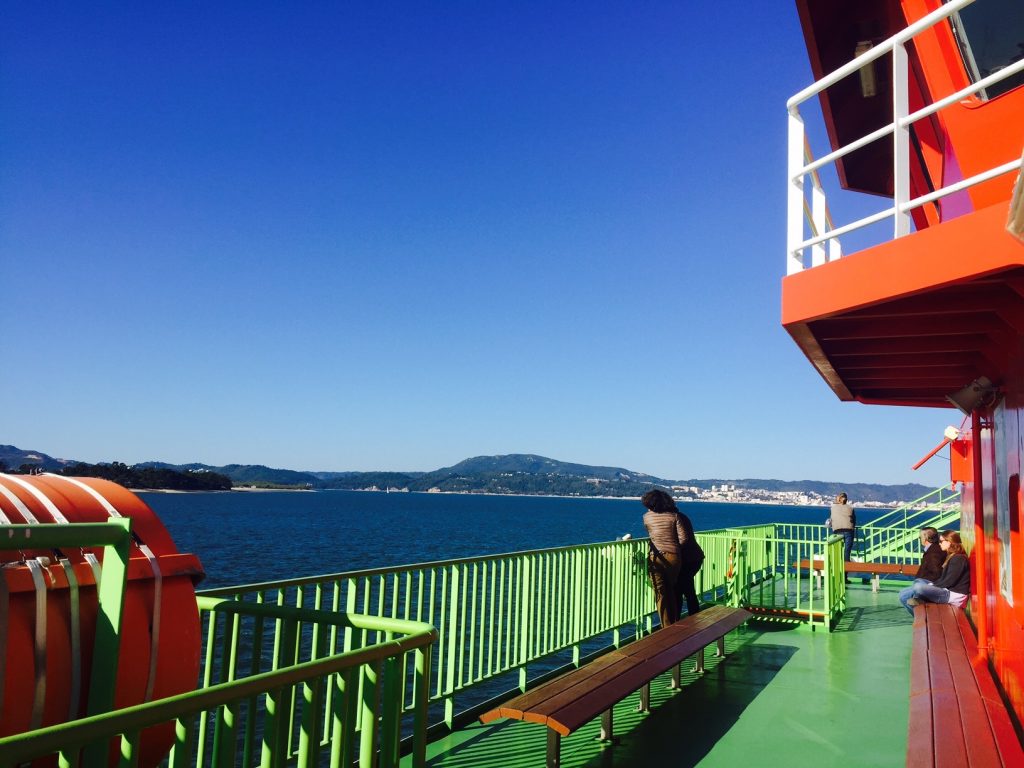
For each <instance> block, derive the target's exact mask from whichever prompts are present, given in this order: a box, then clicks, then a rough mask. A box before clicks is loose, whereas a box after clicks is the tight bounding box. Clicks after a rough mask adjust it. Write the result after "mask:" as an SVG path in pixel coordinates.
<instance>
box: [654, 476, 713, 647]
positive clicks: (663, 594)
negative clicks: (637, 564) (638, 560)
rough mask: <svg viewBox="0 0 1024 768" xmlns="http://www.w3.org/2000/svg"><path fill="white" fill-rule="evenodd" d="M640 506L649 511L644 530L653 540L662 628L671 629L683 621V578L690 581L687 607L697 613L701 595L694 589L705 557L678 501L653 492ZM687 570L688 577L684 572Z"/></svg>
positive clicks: (657, 598)
mask: <svg viewBox="0 0 1024 768" xmlns="http://www.w3.org/2000/svg"><path fill="white" fill-rule="evenodd" d="M640 503H642V504H643V505H644V506H645V507H647V510H648V511H647V512H646V513H645V514H644V527H645V528H646V529H647V535H648V536H650V542H649V547H650V549H649V551H648V554H647V572H648V574H650V577H651V585H652V586H653V587H654V602H655V605H656V606H657V608H658V617H659V618H660V619H661V626H663V627H667V626H668V625H669V624H674V623H675V621H676V620H677V619H678V618H679V608H680V605H679V594H678V592H677V586H676V583H677V581H678V580H679V579H680V576H681V575H682V576H683V577H684V580H685V578H688V579H689V592H688V593H687V594H686V597H687V603H688V604H689V606H690V610H691V612H696V607H695V605H694V604H696V603H697V595H696V593H695V592H694V589H693V577H694V575H695V574H696V572H697V570H699V569H700V563H702V562H703V561H704V553H703V551H701V549H700V546H699V545H698V544H697V539H696V537H695V536H694V535H693V526H692V525H687V523H689V520H684V519H683V517H682V515H681V514H680V512H679V510H678V509H677V508H676V502H675V500H674V499H673V498H672V497H671V496H669V495H668V494H667V493H666V492H665V491H663V490H661V489H659V488H655V489H653V490H650V491H648V492H647V493H645V494H644V495H643V496H642V497H641V499H640ZM695 548H696V550H695ZM698 553H699V560H697V564H696V569H694V568H693V562H694V560H695V559H696V556H697V554H698ZM684 568H685V569H686V570H685V573H683V572H682V569H684ZM684 586H685V585H684ZM691 594H692V602H691Z"/></svg>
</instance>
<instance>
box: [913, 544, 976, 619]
mask: <svg viewBox="0 0 1024 768" xmlns="http://www.w3.org/2000/svg"><path fill="white" fill-rule="evenodd" d="M939 546H940V547H941V548H942V551H943V552H945V553H946V559H945V561H944V562H943V563H942V572H941V574H940V575H939V578H937V579H936V580H935V581H934V582H933V583H931V584H928V583H927V582H923V581H915V582H914V596H913V597H912V598H910V599H909V600H907V601H906V602H905V603H904V605H905V606H906V608H907V610H908V611H910V615H911V616H913V615H914V606H915V605H918V604H919V603H949V604H950V605H952V606H953V607H954V608H962V607H963V604H964V603H966V602H967V598H968V596H969V595H970V594H971V566H970V564H969V563H968V561H967V552H966V551H965V550H964V545H963V542H962V541H961V540H960V534H959V533H957V532H956V531H943V532H942V533H941V535H940V536H939Z"/></svg>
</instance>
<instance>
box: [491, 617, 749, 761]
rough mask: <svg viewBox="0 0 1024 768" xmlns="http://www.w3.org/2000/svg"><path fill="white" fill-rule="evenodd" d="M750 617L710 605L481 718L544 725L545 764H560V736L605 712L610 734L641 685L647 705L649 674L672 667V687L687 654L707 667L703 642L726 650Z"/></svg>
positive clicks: (604, 726) (606, 736) (645, 706)
mask: <svg viewBox="0 0 1024 768" xmlns="http://www.w3.org/2000/svg"><path fill="white" fill-rule="evenodd" d="M749 618H750V613H749V612H747V611H745V610H743V609H741V608H726V607H725V606H719V605H716V606H712V607H711V608H708V609H706V610H703V611H701V612H699V613H697V614H695V615H693V616H687V617H686V618H685V619H683V620H681V621H678V622H676V623H675V624H672V625H670V626H668V627H664V628H662V629H660V630H658V631H657V632H654V633H652V634H650V635H648V636H647V637H644V638H641V639H640V640H637V641H636V642H633V643H630V644H629V645H626V646H623V647H622V648H619V649H617V650H615V651H611V652H610V653H607V654H605V655H604V656H601V657H600V658H598V659H596V660H595V661H593V662H591V663H590V664H587V665H586V666H585V667H581V668H579V669H574V670H572V671H571V672H567V673H566V674H564V675H562V676H560V677H557V678H555V679H554V680H551V681H550V682H547V683H545V684H543V685H540V686H538V687H537V688H534V689H533V690H531V691H527V692H526V693H524V694H522V695H520V696H517V697H516V698H514V699H512V700H511V701H507V702H505V703H504V704H502V705H501V706H500V707H498V708H496V709H492V710H490V711H489V712H486V713H484V714H483V715H481V716H480V721H481V722H483V723H488V722H491V721H492V720H497V719H498V718H501V717H507V718H511V719H515V720H527V721H529V722H533V723H542V724H544V725H546V726H547V727H548V729H549V730H548V747H547V765H548V768H556V766H558V765H559V762H560V759H561V758H560V749H561V739H562V736H568V735H569V734H571V733H572V732H573V731H575V730H577V729H578V728H579V727H580V726H582V725H585V724H586V723H588V722H590V721H591V720H593V719H594V718H595V717H597V716H598V715H601V716H602V717H601V739H602V740H603V741H604V740H608V741H610V740H612V707H613V706H614V705H615V704H616V703H617V702H619V701H622V699H624V698H626V697H627V696H629V695H630V694H631V693H633V692H635V691H637V690H639V691H640V711H641V712H647V711H649V709H650V684H651V680H653V679H654V678H656V677H657V676H658V675H660V674H662V673H663V672H665V671H667V670H669V669H672V668H673V667H674V669H673V675H672V687H673V688H678V687H679V683H680V677H679V665H680V664H681V663H682V661H683V660H684V659H686V658H687V657H689V656H693V655H694V654H696V653H699V654H700V655H699V656H698V659H697V670H699V671H701V672H703V671H704V649H705V647H707V646H708V645H710V644H711V643H713V642H715V641H718V655H719V656H724V655H725V635H726V634H727V633H728V632H729V631H730V630H732V629H735V628H736V627H738V626H739V625H741V624H742V623H743V622H745V621H746V620H747V619H749Z"/></svg>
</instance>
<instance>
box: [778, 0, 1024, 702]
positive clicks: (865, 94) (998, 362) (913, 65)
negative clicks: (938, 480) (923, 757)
mask: <svg viewBox="0 0 1024 768" xmlns="http://www.w3.org/2000/svg"><path fill="white" fill-rule="evenodd" d="M797 5H798V8H799V11H800V18H801V22H802V25H803V29H804V34H805V37H806V40H807V45H808V51H809V54H810V60H811V64H812V68H813V70H814V73H815V76H816V77H817V78H819V81H818V82H817V83H816V84H815V85H813V86H811V87H810V88H808V89H806V90H804V91H802V92H801V93H799V94H797V95H796V96H794V97H793V98H792V99H791V100H790V101H789V104H788V109H789V179H788V180H789V206H788V208H789V211H788V216H789V223H788V246H787V276H786V277H785V278H784V280H783V283H782V322H783V325H784V326H785V328H786V330H787V331H788V332H789V333H790V335H791V336H792V337H793V339H794V340H795V341H796V343H797V344H798V345H799V346H800V348H801V350H803V352H804V354H805V355H806V356H807V358H808V360H810V362H811V364H812V365H813V366H814V368H815V369H816V370H817V371H818V373H819V374H820V375H821V377H822V378H823V379H824V380H825V382H826V383H827V385H828V386H829V387H830V388H831V389H832V390H833V392H835V394H836V395H837V397H839V398H840V399H841V400H848V401H850V400H852V401H859V402H861V403H870V404H882V405H905V406H919V407H936V408H950V409H953V408H955V409H959V410H960V411H962V412H963V416H964V424H963V425H962V429H961V430H960V431H959V433H957V432H955V431H954V432H952V433H951V434H950V436H949V437H950V438H951V446H952V447H951V452H952V461H951V467H952V478H951V480H952V481H953V482H954V483H960V484H962V488H963V519H962V531H963V533H964V538H965V540H967V541H968V542H969V544H970V548H971V549H972V567H973V574H974V580H973V595H972V599H971V616H972V621H973V624H974V626H975V628H976V631H977V635H978V642H979V646H980V648H981V649H982V651H983V652H984V653H986V654H987V655H988V658H989V660H990V662H991V664H992V667H993V668H994V670H995V671H996V673H997V675H998V677H999V680H1000V682H1001V684H1002V687H1003V691H1004V692H1005V694H1006V696H1007V697H1008V699H1009V701H1010V702H1011V704H1012V707H1013V709H1014V710H1015V712H1016V715H1017V717H1018V719H1020V718H1022V717H1024V657H1022V650H1024V541H1022V540H1021V535H1020V531H1021V522H1022V521H1021V498H1022V497H1021V489H1020V473H1021V455H1022V439H1024V429H1022V428H1024V411H1022V408H1024V242H1022V240H1021V232H1020V221H1021V207H1022V200H1021V182H1020V168H1021V152H1022V148H1024V87H1022V86H1024V12H1022V9H1021V6H1020V4H1019V3H1017V2H1011V1H1007V2H1000V0H978V2H975V3H970V2H959V1H958V2H948V3H941V2H939V0H899V1H897V0H891V1H886V2H867V3H832V2H816V1H815V0H800V1H799V2H798V3H797ZM816 103H817V104H820V107H821V111H822V113H823V115H824V121H825V126H826V129H827V143H828V145H827V146H826V147H825V148H824V149H823V151H822V152H820V153H818V155H819V156H817V157H816V156H815V155H814V154H812V152H811V150H810V148H811V144H812V142H811V141H810V140H809V139H808V137H807V131H806V130H805V124H804V120H803V117H802V114H803V113H804V112H807V111H811V112H813V107H814V106H816ZM826 174H829V176H831V177H833V178H835V179H836V180H837V182H838V185H841V186H842V187H843V189H844V190H846V191H847V194H849V191H857V192H861V193H868V194H871V195H876V196H878V197H877V198H875V200H876V201H877V203H876V204H875V206H874V209H875V210H874V211H872V212H869V213H868V215H867V216H863V217H860V218H858V219H855V220H843V219H840V218H839V217H838V216H835V210H836V208H837V205H842V200H841V198H842V196H841V195H840V196H839V197H835V196H832V195H829V194H827V192H826V188H827V187H828V183H827V181H825V182H823V181H822V179H823V177H826ZM826 178H828V177H826ZM1015 188H1016V195H1015V192H1014V190H1015ZM846 242H853V243H854V244H855V245H854V246H853V247H852V248H850V247H847V246H846V245H845V243H846ZM954 413H956V411H954ZM959 417H960V415H959V414H957V419H956V421H958V422H959V420H960V418H959Z"/></svg>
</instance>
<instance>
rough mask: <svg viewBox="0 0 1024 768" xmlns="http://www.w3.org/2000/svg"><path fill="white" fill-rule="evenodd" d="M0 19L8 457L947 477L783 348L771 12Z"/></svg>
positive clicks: (253, 11)
mask: <svg viewBox="0 0 1024 768" xmlns="http://www.w3.org/2000/svg"><path fill="white" fill-rule="evenodd" d="M3 15H4V23H3V25H2V26H0V115H2V119H0V258H2V263H3V272H2V274H3V288H4V290H3V300H2V302H0V327H2V329H3V339H4V341H3V350H4V353H5V360H6V364H5V366H4V375H3V377H2V380H0V398H2V402H3V420H2V429H0V442H5V443H12V444H14V445H17V446H19V447H22V448H33V449H37V450H42V451H45V452H47V453H51V454H54V455H57V456H64V457H72V458H78V459H83V460H87V461H104V460H121V461H126V462H128V463H133V462H138V461H145V460H164V461H171V462H186V461H201V462H206V463H210V464H222V463H228V462H238V463H261V464H268V465H271V466H277V467H287V468H292V469H310V470H371V469H399V470H430V469H435V468H437V467H440V466H445V465H450V464H453V463H455V462H457V461H459V460H461V459H463V458H466V457H468V456H474V455H481V454H498V453H527V452H529V453H539V454H543V455H546V456H550V457H553V458H557V459H562V460H565V461H575V462H581V463H591V464H606V465H615V466H624V467H627V468H630V469H634V470H638V471H645V472H649V473H652V474H656V475H660V476H665V477H670V478H691V477H693V478H698V477H723V478H726V477H735V478H739V477H777V478H782V479H804V478H811V479H821V480H840V481H847V482H850V481H865V482H907V481H919V482H924V483H930V484H934V485H938V484H939V483H941V482H943V481H944V479H945V478H946V474H945V473H946V467H947V465H946V463H945V462H943V461H940V460H936V461H933V462H932V465H931V466H930V468H926V470H925V471H922V472H917V473H912V472H911V471H910V469H909V468H910V466H911V464H912V463H913V462H914V461H915V460H916V459H917V458H919V457H920V456H921V455H923V454H924V453H925V452H926V451H927V450H929V449H930V448H931V447H932V446H934V445H935V444H936V443H937V442H938V441H939V440H940V439H941V433H942V429H943V427H944V426H945V425H946V424H948V423H954V424H959V415H958V414H956V413H955V412H949V411H942V410H912V409H888V408H875V407H866V406H861V405H858V404H846V403H840V402H839V401H838V400H836V399H835V397H834V396H833V395H832V394H831V392H830V391H829V390H828V389H827V387H826V386H825V385H824V383H823V382H822V381H821V379H820V378H819V377H818V375H817V373H815V371H814V370H813V369H812V368H811V366H810V364H809V363H808V362H807V361H806V360H805V359H804V358H803V356H802V354H801V353H800V352H799V351H798V349H797V347H796V346H795V344H794V343H793V342H792V341H791V340H790V339H789V337H788V336H787V334H786V333H785V332H784V331H783V329H782V328H781V326H780V324H779V311H780V310H779V284H780V280H781V277H782V274H783V272H784V266H785V261H784V249H785V242H784V240H785V212H784V204H785V182H784V175H785V154H784V153H785V144H786V141H785V126H786V118H785V100H786V98H788V97H789V96H790V95H792V94H793V93H795V92H796V91H798V90H800V89H801V88H803V87H804V86H805V85H807V84H808V83H809V82H810V70H809V67H808V65H807V63H806V52H805V49H804V46H803V41H802V37H801V36H800V32H799V25H798V20H797V15H796V11H795V8H794V6H793V4H792V3H790V2H788V1H786V0H772V1H771V2H765V3H739V4H730V5H728V6H723V5H721V4H714V3H703V4H701V3H686V4H684V3H675V2H665V3H653V2H652V3H606V4H600V5H599V4H596V3H594V4H581V3H550V2H545V3H524V2H516V3H508V4H499V3H471V2H466V3H456V2H452V3H421V4H408V5H406V4H387V3H362V4H356V3H344V4H343V3H301V2H297V3H194V4H191V3H190V4H186V3H174V4H166V5H165V7H162V8H154V7H152V6H147V7H145V8H143V7H142V6H140V5H138V4H130V3H121V4H118V3H113V4H102V5H99V6H96V5H90V4H77V3H66V4H63V5H60V4H52V5H51V4H47V6H46V7H43V4H19V5H17V6H15V5H14V4H8V5H7V7H5V9H4V14H3Z"/></svg>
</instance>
